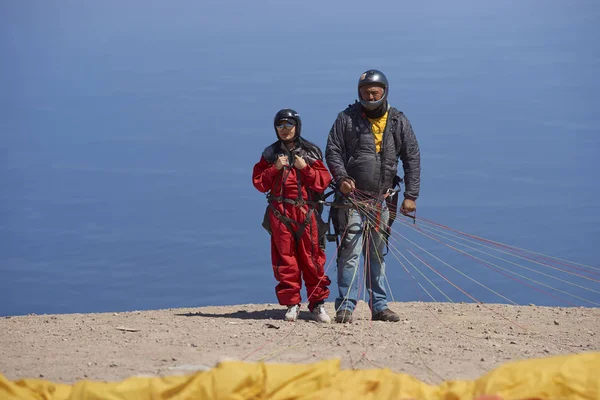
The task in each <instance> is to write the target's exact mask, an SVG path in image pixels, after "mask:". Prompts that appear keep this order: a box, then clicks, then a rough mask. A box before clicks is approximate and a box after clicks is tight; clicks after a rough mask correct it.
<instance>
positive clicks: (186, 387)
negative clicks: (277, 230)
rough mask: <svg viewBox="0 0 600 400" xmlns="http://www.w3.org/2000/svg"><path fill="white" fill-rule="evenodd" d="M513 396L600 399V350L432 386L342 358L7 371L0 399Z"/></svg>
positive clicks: (451, 398) (510, 365) (506, 398)
mask: <svg viewBox="0 0 600 400" xmlns="http://www.w3.org/2000/svg"><path fill="white" fill-rule="evenodd" d="M486 395H487V396H497V397H496V398H502V399H504V400H509V399H573V400H584V399H585V400H600V353H584V354H577V355H568V356H559V357H549V358H542V359H532V360H524V361H517V362H512V363H507V364H505V365H502V366H500V367H498V368H496V369H495V370H493V371H491V372H489V373H488V374H486V375H484V376H482V377H481V378H479V379H477V380H474V381H467V380H464V381H463V380H456V381H445V382H442V383H441V384H439V385H429V384H426V383H424V382H421V381H419V380H418V379H416V378H414V377H412V376H410V375H406V374H402V373H395V372H392V371H390V370H388V369H378V370H341V369H340V362H339V360H328V361H322V362H319V363H315V364H308V365H305V364H264V363H256V364H254V363H246V362H237V361H228V362H223V363H220V364H219V365H218V366H217V367H215V368H213V369H212V370H210V371H206V372H199V373H195V374H192V375H182V376H167V377H152V378H141V377H132V378H128V379H125V380H123V381H121V382H94V381H89V380H84V381H79V382H76V383H74V384H73V385H66V384H57V383H53V382H50V381H46V380H42V379H21V380H17V381H10V380H8V379H6V378H5V377H4V376H3V375H1V374H0V399H7V400H8V399H10V400H12V399H23V400H29V399H31V400H34V399H36V400H37V399H44V400H66V399H82V400H92V399H93V400H96V399H115V400H116V399H120V400H123V399H125V400H126V399H157V400H158V399H165V400H166V399H196V400H204V399H223V400H225V399H227V400H242V399H269V400H284V399H286V400H291V399H298V400H308V399H313V400H316V399H328V400H337V399H340V400H341V399H367V400H368V399H431V400H434V399H435V400H437V399H445V400H454V399H469V400H470V399H477V398H481V399H483V398H482V397H481V396H486Z"/></svg>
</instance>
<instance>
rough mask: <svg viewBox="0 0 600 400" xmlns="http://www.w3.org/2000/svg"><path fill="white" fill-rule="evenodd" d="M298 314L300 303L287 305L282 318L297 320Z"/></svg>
mask: <svg viewBox="0 0 600 400" xmlns="http://www.w3.org/2000/svg"><path fill="white" fill-rule="evenodd" d="M298 315H300V304H295V305H293V306H288V309H287V311H286V313H285V318H284V319H285V320H286V321H291V322H293V321H297V320H298Z"/></svg>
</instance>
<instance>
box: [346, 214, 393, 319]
mask: <svg viewBox="0 0 600 400" xmlns="http://www.w3.org/2000/svg"><path fill="white" fill-rule="evenodd" d="M337 211H338V212H339V214H338V215H339V221H340V222H341V221H344V220H345V219H346V216H345V213H346V212H349V216H348V221H347V227H346V226H345V225H343V224H342V226H341V228H342V230H341V232H344V229H345V232H346V234H345V236H344V237H343V238H342V244H341V245H340V249H339V254H338V262H337V279H338V290H339V295H338V298H337V299H336V300H335V309H336V310H338V311H339V310H349V311H354V308H355V307H356V302H357V300H358V283H359V282H358V280H359V276H360V274H359V273H358V268H359V264H360V255H361V253H362V254H363V256H365V257H366V260H367V262H366V266H365V269H366V271H365V277H366V289H367V295H368V298H367V301H368V303H369V306H370V307H371V312H372V313H373V314H376V313H378V312H380V311H383V310H385V309H386V308H388V307H387V297H386V292H385V286H384V285H385V261H384V259H383V253H384V251H385V240H384V237H385V232H386V228H387V223H388V218H389V211H388V209H387V207H386V206H385V202H384V203H383V209H382V211H381V217H380V223H379V231H375V229H374V224H375V221H376V215H375V213H373V212H370V214H369V216H368V217H367V216H365V215H364V213H363V214H361V213H359V212H358V211H357V210H355V209H350V210H347V209H342V208H339V209H338V210H337ZM365 237H367V238H368V239H369V240H368V241H366V240H365ZM367 251H368V254H367Z"/></svg>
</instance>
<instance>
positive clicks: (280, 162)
mask: <svg viewBox="0 0 600 400" xmlns="http://www.w3.org/2000/svg"><path fill="white" fill-rule="evenodd" d="M286 165H288V158H287V156H284V155H280V156H279V157H277V161H275V168H277V170H278V171H279V170H280V169H281V168H283V167H285V166H286Z"/></svg>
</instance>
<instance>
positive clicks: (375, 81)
mask: <svg viewBox="0 0 600 400" xmlns="http://www.w3.org/2000/svg"><path fill="white" fill-rule="evenodd" d="M371 85H377V86H381V87H383V96H382V97H381V99H379V100H377V101H368V100H363V98H362V97H361V95H360V88H361V87H363V86H371ZM388 87H389V84H388V80H387V78H386V77H385V75H384V74H383V72H381V71H378V70H376V69H370V70H368V71H365V72H364V73H363V74H362V75H361V76H360V78H358V99H359V100H360V104H362V106H363V107H364V108H365V109H367V110H375V109H376V108H378V107H380V106H381V105H382V104H384V103H385V101H386V100H387V95H388Z"/></svg>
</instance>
